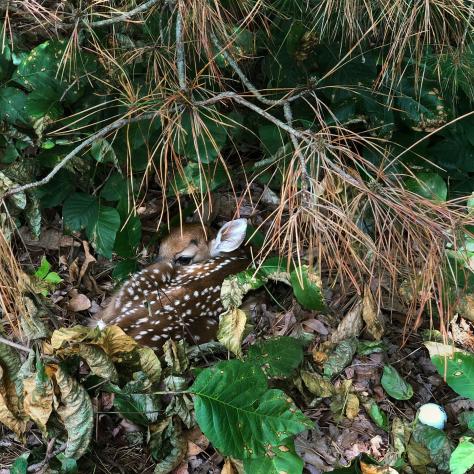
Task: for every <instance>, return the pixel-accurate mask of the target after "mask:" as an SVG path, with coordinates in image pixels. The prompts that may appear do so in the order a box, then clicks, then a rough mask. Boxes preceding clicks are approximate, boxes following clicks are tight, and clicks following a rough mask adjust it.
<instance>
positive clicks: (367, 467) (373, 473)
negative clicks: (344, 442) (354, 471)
mask: <svg viewBox="0 0 474 474" xmlns="http://www.w3.org/2000/svg"><path fill="white" fill-rule="evenodd" d="M360 470H361V471H362V474H397V471H396V470H395V469H393V467H390V466H376V465H375V464H367V463H365V462H363V461H361V462H360Z"/></svg>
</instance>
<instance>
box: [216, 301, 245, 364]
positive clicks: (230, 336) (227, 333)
mask: <svg viewBox="0 0 474 474" xmlns="http://www.w3.org/2000/svg"><path fill="white" fill-rule="evenodd" d="M246 323H247V315H246V314H245V312H244V311H242V310H241V309H238V308H231V309H228V310H227V311H226V312H225V313H223V314H221V316H220V318H219V330H218V332H217V340H218V341H219V342H220V343H221V344H222V345H223V346H225V347H226V348H227V349H228V350H229V351H231V352H233V353H234V354H235V355H236V356H237V357H241V356H242V349H241V347H240V345H241V344H242V339H243V337H244V331H245V324H246Z"/></svg>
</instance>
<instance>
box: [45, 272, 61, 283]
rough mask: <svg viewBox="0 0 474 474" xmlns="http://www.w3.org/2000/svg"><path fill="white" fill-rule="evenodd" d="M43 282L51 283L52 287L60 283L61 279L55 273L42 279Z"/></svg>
mask: <svg viewBox="0 0 474 474" xmlns="http://www.w3.org/2000/svg"><path fill="white" fill-rule="evenodd" d="M44 281H45V282H46V283H51V284H52V285H57V284H58V283H61V282H62V281H63V279H62V278H61V277H60V276H59V275H58V274H57V273H56V272H50V273H48V274H47V275H46V276H45V277H44Z"/></svg>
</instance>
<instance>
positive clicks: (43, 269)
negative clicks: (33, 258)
mask: <svg viewBox="0 0 474 474" xmlns="http://www.w3.org/2000/svg"><path fill="white" fill-rule="evenodd" d="M49 270H51V264H50V263H49V262H48V260H47V259H46V257H45V256H43V257H42V258H41V264H40V266H39V268H38V270H36V272H35V277H37V278H39V279H40V280H44V279H45V278H46V275H47V274H48V273H49Z"/></svg>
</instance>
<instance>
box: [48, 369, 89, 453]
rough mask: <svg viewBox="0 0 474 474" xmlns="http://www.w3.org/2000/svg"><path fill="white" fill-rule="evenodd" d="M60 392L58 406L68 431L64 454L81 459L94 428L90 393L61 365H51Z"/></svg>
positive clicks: (58, 412) (59, 413)
mask: <svg viewBox="0 0 474 474" xmlns="http://www.w3.org/2000/svg"><path fill="white" fill-rule="evenodd" d="M49 367H50V370H52V372H53V374H54V377H55V380H56V383H57V386H58V389H59V393H60V396H59V398H60V404H59V406H58V407H57V408H56V412H57V414H58V415H59V418H60V419H61V421H62V423H63V424H64V427H65V428H66V432H67V445H66V450H65V451H64V455H65V456H66V457H68V458H74V459H79V458H80V457H81V456H82V455H83V454H84V453H85V452H86V451H87V449H88V447H89V442H90V440H91V435H92V430H93V428H94V411H93V409H92V403H91V400H90V398H89V395H88V394H87V392H86V391H85V389H84V388H83V387H82V385H79V384H78V383H77V382H76V380H74V379H73V378H72V377H70V376H69V375H68V374H66V372H64V370H63V369H62V368H61V367H60V366H49Z"/></svg>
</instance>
